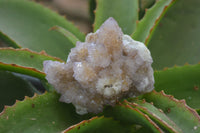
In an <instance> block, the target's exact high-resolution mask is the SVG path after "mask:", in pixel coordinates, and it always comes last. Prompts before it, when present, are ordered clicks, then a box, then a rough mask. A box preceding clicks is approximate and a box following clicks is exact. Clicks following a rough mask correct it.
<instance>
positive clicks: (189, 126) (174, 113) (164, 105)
mask: <svg viewBox="0 0 200 133" xmlns="http://www.w3.org/2000/svg"><path fill="white" fill-rule="evenodd" d="M143 98H145V100H146V101H147V102H149V103H150V102H153V105H154V106H155V107H157V108H158V109H161V110H163V112H164V113H165V114H166V116H167V117H169V119H171V120H172V121H173V122H174V123H175V124H176V125H177V126H178V127H179V128H180V129H181V130H182V131H183V132H185V133H199V132H200V116H199V115H198V113H197V112H196V111H195V110H194V109H192V108H190V107H189V106H187V105H186V103H185V101H184V100H181V101H179V100H177V99H175V98H173V96H170V95H166V94H164V92H163V91H162V92H160V93H158V92H156V91H153V92H151V93H147V94H145V95H144V96H143Z"/></svg>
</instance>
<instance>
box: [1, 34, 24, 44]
mask: <svg viewBox="0 0 200 133" xmlns="http://www.w3.org/2000/svg"><path fill="white" fill-rule="evenodd" d="M0 39H1V41H3V42H7V43H6V45H9V46H12V47H14V48H20V46H19V45H18V44H17V43H16V42H15V41H14V40H12V39H11V38H9V37H8V36H7V35H6V34H4V33H2V32H1V31H0Z"/></svg>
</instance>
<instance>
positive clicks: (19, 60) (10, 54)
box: [0, 48, 62, 71]
mask: <svg viewBox="0 0 200 133" xmlns="http://www.w3.org/2000/svg"><path fill="white" fill-rule="evenodd" d="M45 60H53V61H62V60H60V59H59V58H55V57H52V56H49V55H47V54H46V53H45V52H41V53H37V52H33V51H31V50H29V49H13V48H0V62H3V63H6V64H17V65H20V66H24V67H30V68H35V69H37V70H39V71H42V69H43V61H45Z"/></svg>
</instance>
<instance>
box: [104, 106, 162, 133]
mask: <svg viewBox="0 0 200 133" xmlns="http://www.w3.org/2000/svg"><path fill="white" fill-rule="evenodd" d="M103 114H104V115H105V116H109V117H114V118H115V119H116V120H119V121H120V122H121V123H122V124H123V125H133V124H136V125H140V126H144V127H145V128H147V129H148V130H150V131H151V132H154V133H160V132H162V129H161V128H160V127H159V126H158V125H157V124H156V123H155V122H153V121H152V120H151V119H150V118H149V116H147V115H145V114H144V113H142V112H141V111H140V110H139V109H137V108H133V107H131V105H129V104H123V103H120V104H119V105H116V106H115V107H107V108H106V109H105V110H104V113H103Z"/></svg>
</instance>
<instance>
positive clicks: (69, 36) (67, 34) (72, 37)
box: [51, 26, 80, 46]
mask: <svg viewBox="0 0 200 133" xmlns="http://www.w3.org/2000/svg"><path fill="white" fill-rule="evenodd" d="M51 30H55V31H58V32H59V33H61V34H63V35H64V36H65V37H66V38H67V39H68V40H69V41H70V42H71V43H72V44H73V45H74V46H76V42H77V41H80V40H79V39H78V38H77V37H76V36H75V35H73V34H72V33H71V32H69V31H68V30H66V29H64V28H62V27H60V26H54V27H52V28H51Z"/></svg>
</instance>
